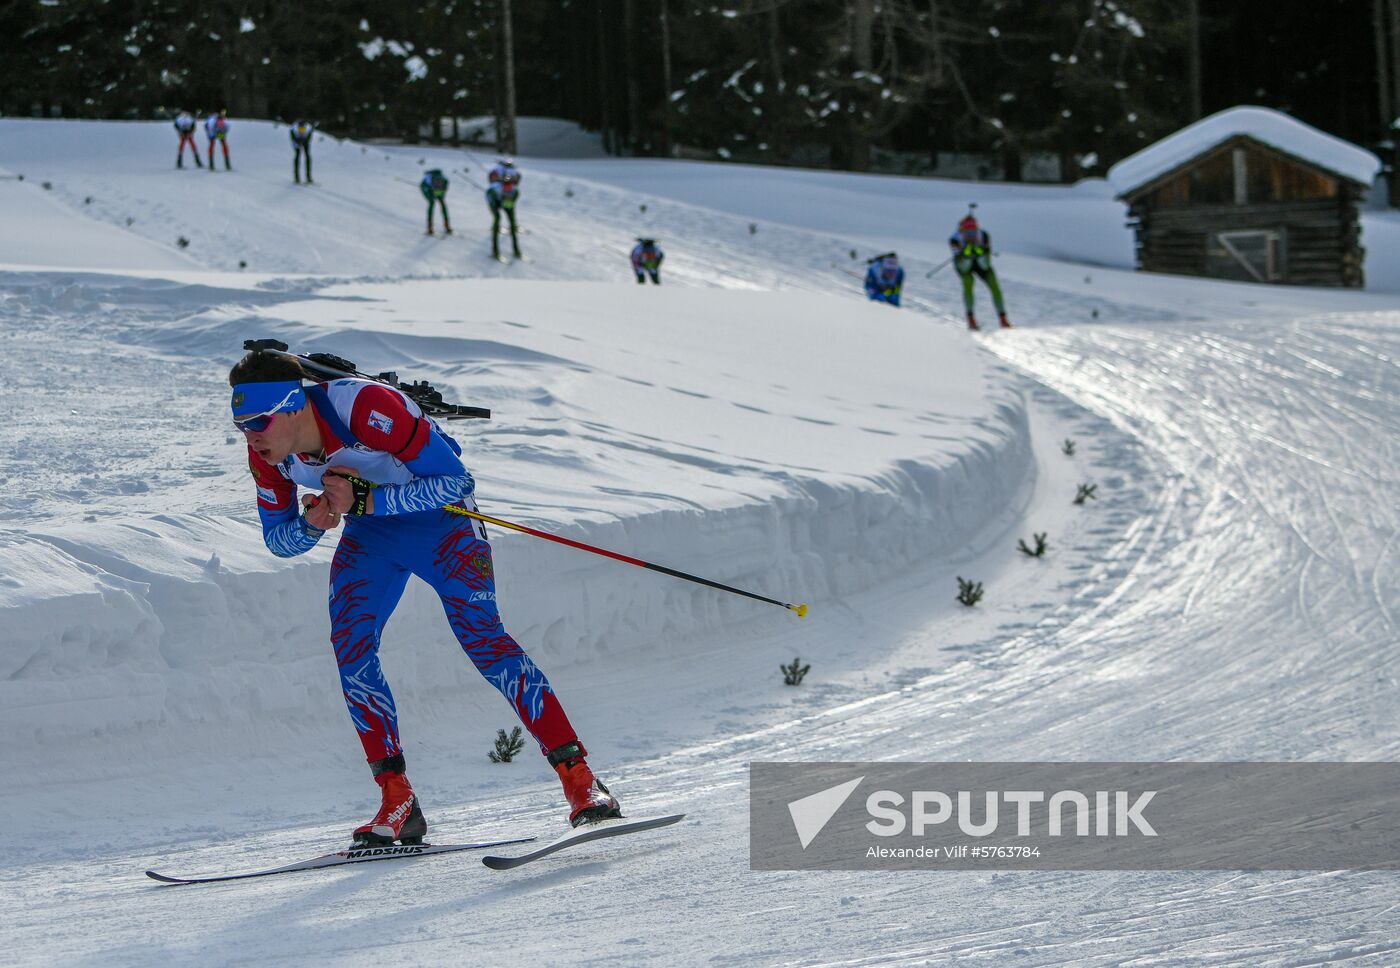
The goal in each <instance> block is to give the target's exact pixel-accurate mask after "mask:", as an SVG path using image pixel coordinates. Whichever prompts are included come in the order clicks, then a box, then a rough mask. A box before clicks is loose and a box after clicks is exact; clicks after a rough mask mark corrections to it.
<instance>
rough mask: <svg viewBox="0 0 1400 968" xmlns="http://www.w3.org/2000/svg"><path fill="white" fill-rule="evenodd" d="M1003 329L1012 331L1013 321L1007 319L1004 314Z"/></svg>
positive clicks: (1002, 316)
mask: <svg viewBox="0 0 1400 968" xmlns="http://www.w3.org/2000/svg"><path fill="white" fill-rule="evenodd" d="M1001 328H1002V329H1010V328H1011V320H1009V319H1007V318H1006V313H1002V314H1001Z"/></svg>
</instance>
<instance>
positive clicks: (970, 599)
mask: <svg viewBox="0 0 1400 968" xmlns="http://www.w3.org/2000/svg"><path fill="white" fill-rule="evenodd" d="M981 600H982V583H981V582H980V581H968V580H967V579H966V578H964V577H962V576H961V575H959V576H958V601H960V602H962V603H963V604H964V605H966V606H967V607H968V608H971V607H972V606H974V605H976V604H977V603H978V602H980V601H981Z"/></svg>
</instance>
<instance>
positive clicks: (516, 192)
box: [486, 158, 520, 259]
mask: <svg viewBox="0 0 1400 968" xmlns="http://www.w3.org/2000/svg"><path fill="white" fill-rule="evenodd" d="M487 181H489V182H490V184H489V185H487V186H486V204H487V206H488V207H489V208H490V209H491V256H492V257H493V258H496V259H499V258H500V257H501V246H500V242H499V240H498V236H499V233H500V231H501V212H502V211H504V212H505V213H506V218H507V219H508V220H509V221H510V247H511V249H512V251H513V252H514V253H515V257H516V258H517V259H519V258H520V239H519V238H518V237H517V235H516V225H515V203H516V202H517V201H518V200H519V199H520V172H519V171H517V170H516V167H515V162H514V161H512V160H511V159H509V158H502V159H500V161H498V162H497V163H496V167H495V168H492V169H491V173H490V174H489V175H488V176H487Z"/></svg>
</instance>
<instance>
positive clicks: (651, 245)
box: [632, 239, 666, 286]
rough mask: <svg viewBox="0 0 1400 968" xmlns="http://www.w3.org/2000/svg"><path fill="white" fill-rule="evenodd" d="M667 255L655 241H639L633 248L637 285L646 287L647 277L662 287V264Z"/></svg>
mask: <svg viewBox="0 0 1400 968" xmlns="http://www.w3.org/2000/svg"><path fill="white" fill-rule="evenodd" d="M665 258H666V253H664V252H662V251H661V246H659V245H657V244H656V240H655V239H638V240H637V244H636V245H634V246H633V247H632V271H633V272H634V273H636V275H637V285H639V286H644V285H646V281H647V276H651V281H652V282H653V283H655V284H656V285H658V286H659V285H661V263H662V261H663V260H665Z"/></svg>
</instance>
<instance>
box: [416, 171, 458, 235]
mask: <svg viewBox="0 0 1400 968" xmlns="http://www.w3.org/2000/svg"><path fill="white" fill-rule="evenodd" d="M418 190H419V191H420V192H422V193H423V197H424V198H426V199H427V200H428V234H429V235H432V234H433V207H434V206H435V205H441V206H442V232H443V234H444V235H451V234H452V221H451V219H449V218H448V217H447V176H446V175H444V174H443V173H442V169H441V168H430V169H428V170H427V171H425V172H423V180H422V181H420V182H419V183H418Z"/></svg>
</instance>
